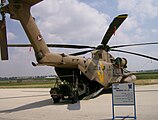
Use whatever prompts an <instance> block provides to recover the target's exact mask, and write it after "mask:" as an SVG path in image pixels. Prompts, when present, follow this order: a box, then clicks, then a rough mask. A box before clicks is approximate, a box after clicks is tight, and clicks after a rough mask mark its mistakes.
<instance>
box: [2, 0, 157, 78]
mask: <svg viewBox="0 0 158 120" xmlns="http://www.w3.org/2000/svg"><path fill="white" fill-rule="evenodd" d="M31 13H32V15H33V17H34V18H35V20H36V23H37V25H38V27H39V29H40V31H41V33H42V35H43V37H44V39H45V41H46V43H61V44H62V43H66V44H83V45H92V46H97V45H99V44H100V43H101V41H102V38H103V36H104V34H105V32H106V30H107V28H108V26H109V24H110V23H111V22H112V20H113V18H114V17H116V16H117V15H119V14H128V18H127V19H126V20H125V21H124V23H123V24H122V25H121V26H120V28H119V29H118V30H117V31H116V33H115V36H112V38H111V39H110V41H109V43H108V45H109V46H113V45H121V44H131V43H143V42H156V41H158V39H157V38H158V23H157V21H158V1H157V0H44V1H42V2H40V3H38V4H37V5H35V6H33V7H32V9H31ZM7 36H8V43H29V41H28V38H27V36H26V34H25V32H24V30H23V28H22V26H21V24H20V23H19V22H18V21H16V20H13V19H10V17H9V15H7ZM50 50H51V51H52V52H59V53H72V52H76V50H74V49H69V50H68V49H59V48H58V49H55V48H53V49H52V48H51V49H50ZM122 50H128V51H133V52H138V53H142V54H146V55H150V56H153V57H157V58H158V52H157V51H158V45H150V46H139V47H126V48H122ZM110 53H111V54H112V55H113V56H114V57H125V58H126V59H127V60H128V64H127V66H128V70H130V71H136V70H149V69H158V62H157V61H154V60H150V59H146V58H142V57H138V56H134V55H128V54H123V53H117V52H110ZM89 56H90V55H86V57H89ZM31 62H36V59H35V56H34V51H33V50H31V52H30V50H29V48H9V60H8V61H0V77H15V76H42V75H54V74H55V71H54V68H53V67H49V66H38V67H33V66H32V64H31Z"/></svg>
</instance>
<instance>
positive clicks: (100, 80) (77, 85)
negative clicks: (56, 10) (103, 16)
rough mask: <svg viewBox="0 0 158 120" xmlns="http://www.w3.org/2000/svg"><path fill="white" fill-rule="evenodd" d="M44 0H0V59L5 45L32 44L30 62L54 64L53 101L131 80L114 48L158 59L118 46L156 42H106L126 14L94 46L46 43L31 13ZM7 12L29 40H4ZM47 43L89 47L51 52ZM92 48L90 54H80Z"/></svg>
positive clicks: (80, 96) (5, 53) (91, 95)
mask: <svg viewBox="0 0 158 120" xmlns="http://www.w3.org/2000/svg"><path fill="white" fill-rule="evenodd" d="M41 1H43V0H20V1H19V0H8V3H6V1H5V0H1V8H0V12H1V16H2V19H1V20H0V48H1V59H2V60H8V47H31V46H32V47H33V49H34V53H35V58H36V60H37V63H35V62H32V65H33V66H50V67H54V68H55V71H56V73H57V75H58V78H59V79H60V81H59V80H57V81H56V85H55V86H54V87H52V88H51V90H50V95H51V97H52V98H53V100H54V103H58V102H59V101H60V100H61V99H66V98H68V99H71V100H72V102H73V103H76V102H77V101H78V100H81V99H83V98H86V97H87V98H94V97H96V96H98V95H100V94H101V93H102V91H103V90H106V89H108V88H110V87H111V85H112V84H113V83H127V82H133V81H134V80H135V79H136V76H135V75H134V74H133V73H131V72H129V71H128V70H127V59H126V58H120V57H117V58H114V57H113V56H112V55H111V54H110V53H109V52H110V51H116V52H122V53H127V54H132V55H137V56H141V57H144V58H149V59H152V60H155V61H158V58H155V57H151V56H148V55H144V54H140V53H135V52H130V51H124V50H120V49H117V48H122V47H129V46H140V45H151V44H158V42H152V43H138V44H124V45H116V46H108V42H109V40H110V38H111V37H112V35H113V34H114V33H115V31H116V30H117V29H118V28H119V27H120V25H121V24H122V23H123V22H124V20H125V19H126V18H127V17H128V15H127V14H121V15H118V16H116V17H115V18H114V19H113V21H112V22H111V24H110V26H109V28H108V29H107V31H106V33H105V35H104V37H103V39H102V41H101V44H100V45H98V46H96V47H94V46H88V45H68V44H46V42H45V40H44V38H43V36H42V34H41V33H40V30H39V29H38V26H37V25H36V22H35V19H34V17H33V16H32V15H31V12H30V9H31V7H32V6H34V5H36V4H37V3H39V2H41ZM6 13H8V14H10V18H11V19H15V20H18V21H20V23H21V25H22V27H23V29H24V31H25V33H26V35H27V37H28V39H29V41H30V43H31V44H7V37H6V16H5V14H6ZM49 47H57V48H73V49H87V48H88V49H89V50H84V51H80V52H75V53H71V54H65V53H62V54H61V53H54V52H50V50H49ZM89 52H91V54H92V56H91V58H85V57H82V56H80V55H84V54H86V53H89Z"/></svg>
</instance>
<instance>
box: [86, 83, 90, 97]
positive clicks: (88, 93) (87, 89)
mask: <svg viewBox="0 0 158 120" xmlns="http://www.w3.org/2000/svg"><path fill="white" fill-rule="evenodd" d="M85 94H86V95H90V88H89V85H87V86H86V92H85Z"/></svg>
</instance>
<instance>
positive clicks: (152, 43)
mask: <svg viewBox="0 0 158 120" xmlns="http://www.w3.org/2000/svg"><path fill="white" fill-rule="evenodd" d="M154 44H158V42H151V43H139V44H127V45H116V46H112V47H110V48H119V47H129V46H140V45H154Z"/></svg>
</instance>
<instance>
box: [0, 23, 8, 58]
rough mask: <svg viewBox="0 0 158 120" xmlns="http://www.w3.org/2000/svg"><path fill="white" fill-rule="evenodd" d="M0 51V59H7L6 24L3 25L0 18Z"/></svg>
mask: <svg viewBox="0 0 158 120" xmlns="http://www.w3.org/2000/svg"><path fill="white" fill-rule="evenodd" d="M0 51H1V59H2V60H8V47H7V36H6V26H5V21H3V20H0Z"/></svg>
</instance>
